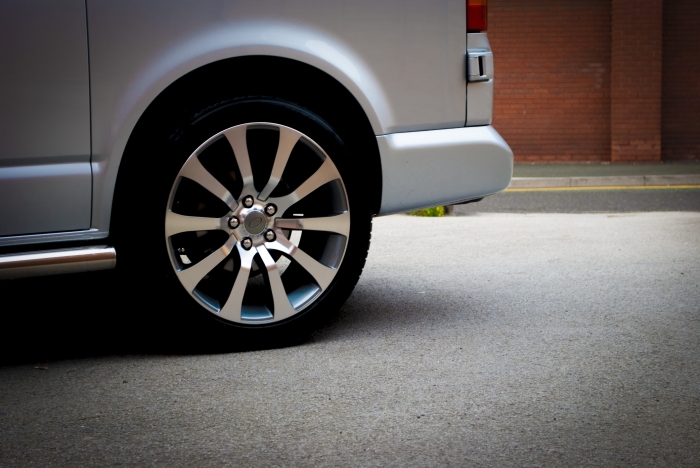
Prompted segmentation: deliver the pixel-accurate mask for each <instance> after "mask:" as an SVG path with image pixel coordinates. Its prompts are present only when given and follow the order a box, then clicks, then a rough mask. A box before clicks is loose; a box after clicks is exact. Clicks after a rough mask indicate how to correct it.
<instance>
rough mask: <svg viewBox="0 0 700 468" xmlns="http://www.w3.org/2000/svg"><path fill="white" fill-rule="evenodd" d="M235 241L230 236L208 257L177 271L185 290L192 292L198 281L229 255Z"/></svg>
mask: <svg viewBox="0 0 700 468" xmlns="http://www.w3.org/2000/svg"><path fill="white" fill-rule="evenodd" d="M235 243H236V238H235V237H234V236H231V237H229V239H228V241H226V243H225V244H224V245H222V246H221V248H219V249H218V250H215V251H214V252H212V253H211V254H209V256H208V257H206V258H204V259H203V260H201V261H200V262H199V263H197V264H196V265H193V266H191V267H189V268H188V269H186V270H180V271H178V272H177V276H178V278H179V279H180V282H181V283H182V285H183V286H184V287H185V289H187V292H189V293H192V291H194V289H195V288H196V287H197V285H198V284H199V282H200V281H202V279H203V278H204V277H205V276H206V275H208V274H209V272H211V271H212V270H213V269H214V268H216V266H217V265H218V264H219V263H221V262H223V261H224V260H225V259H226V257H228V256H229V254H230V253H231V249H233V246H234V244H235Z"/></svg>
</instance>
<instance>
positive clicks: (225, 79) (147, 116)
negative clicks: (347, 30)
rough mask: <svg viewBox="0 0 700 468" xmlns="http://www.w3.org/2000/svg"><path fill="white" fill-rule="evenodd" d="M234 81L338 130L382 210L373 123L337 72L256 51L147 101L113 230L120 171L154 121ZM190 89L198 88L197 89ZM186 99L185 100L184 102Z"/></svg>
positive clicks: (172, 117) (171, 117) (242, 89)
mask: <svg viewBox="0 0 700 468" xmlns="http://www.w3.org/2000/svg"><path fill="white" fill-rule="evenodd" d="M241 70H245V73H241V72H240V71H241ZM232 77H235V78H233V79H232ZM280 78H282V79H280ZM231 86H235V93H237V94H241V95H251V96H268V97H275V98H279V99H283V100H286V101H288V102H292V103H294V104H297V105H300V106H302V107H304V108H306V109H308V110H309V111H311V112H313V113H314V114H316V115H318V116H319V117H321V118H322V119H324V120H325V121H326V122H327V123H328V124H329V125H330V126H331V127H332V128H334V130H336V131H337V132H338V133H339V134H340V136H341V138H342V139H343V141H344V142H346V144H347V145H348V146H349V150H350V152H351V154H352V155H353V156H355V157H358V158H361V159H362V162H363V163H364V164H366V167H367V176H368V179H367V182H368V188H369V189H370V200H371V207H372V214H373V215H376V214H377V213H378V212H379V209H380V206H381V198H382V166H381V158H380V154H379V147H378V144H377V139H376V137H375V133H374V131H373V126H372V123H371V121H370V118H369V116H368V115H367V113H366V112H365V110H364V108H363V107H362V105H361V104H360V102H359V101H358V100H357V99H356V97H355V96H354V95H353V94H352V93H351V92H350V90H348V89H347V87H345V86H344V85H343V84H342V83H340V82H339V81H338V80H336V79H335V78H334V77H333V76H331V75H329V74H328V73H326V72H324V71H323V70H320V69H318V68H316V67H314V66H312V65H309V64H307V63H304V62H300V61H297V60H293V59H289V58H284V57H277V56H260V55H254V56H243V57H233V58H228V59H224V60H219V61H216V62H213V63H209V64H207V65H204V66H202V67H199V68H197V69H195V70H193V71H191V72H189V73H187V74H185V75H184V76H182V77H180V78H179V79H177V80H176V81H174V82H173V83H172V84H170V85H169V86H168V87H166V88H165V89H164V90H163V91H162V92H161V93H160V94H159V95H158V96H157V97H156V98H155V99H154V100H153V101H152V102H151V103H150V104H149V106H148V107H147V108H146V110H145V111H144V112H143V114H142V115H141V117H140V118H139V119H138V121H137V123H136V125H135V126H134V129H133V131H132V132H131V135H130V136H129V139H128V141H127V144H126V147H125V150H124V153H123V156H122V158H121V160H120V161H119V171H118V174H117V178H116V184H115V195H114V199H113V201H112V210H111V220H112V221H111V222H110V224H111V226H110V232H111V233H113V232H114V230H115V228H117V226H115V225H114V221H115V216H114V212H115V209H116V207H117V205H118V203H120V200H121V199H124V198H126V197H124V196H123V195H122V196H120V195H119V192H118V190H119V189H120V183H119V182H120V176H122V175H123V174H122V173H123V171H128V170H129V169H128V167H129V165H130V164H128V163H129V162H130V160H131V159H134V158H137V157H138V154H139V152H138V150H137V148H138V145H139V141H142V139H143V138H145V135H146V134H147V133H148V129H149V128H151V126H153V125H161V126H162V125H167V122H174V121H177V119H178V118H179V117H182V116H184V115H186V114H187V113H188V112H189V113H191V112H192V108H191V107H192V104H193V103H198V102H206V101H210V102H211V100H212V99H215V96H216V95H217V93H221V92H223V90H225V88H227V87H231ZM192 90H200V91H198V92H196V93H193V92H192ZM319 90H322V92H319ZM183 97H184V99H183ZM329 97H332V98H329ZM183 101H184V102H185V103H186V104H185V105H182V103H183ZM131 162H133V161H131ZM121 178H122V179H123V178H124V177H121Z"/></svg>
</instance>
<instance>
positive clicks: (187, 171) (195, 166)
mask: <svg viewBox="0 0 700 468" xmlns="http://www.w3.org/2000/svg"><path fill="white" fill-rule="evenodd" d="M180 175H181V176H182V177H186V178H188V179H190V180H192V181H194V182H197V183H198V184H199V185H201V186H202V187H203V188H205V189H206V190H208V191H209V192H211V193H212V194H214V196H216V197H217V198H218V199H220V200H221V201H223V202H224V203H226V205H228V207H229V208H230V209H231V211H234V210H235V209H236V207H237V206H238V203H236V200H235V199H234V198H233V195H231V192H229V191H228V190H227V189H226V187H224V186H223V185H221V182H219V181H218V180H216V178H215V177H214V176H213V175H211V173H210V172H209V171H207V170H206V169H205V168H204V166H202V163H201V162H199V158H198V157H197V155H196V154H195V155H192V156H191V157H190V159H188V160H187V162H186V163H185V167H183V168H182V171H181V172H180Z"/></svg>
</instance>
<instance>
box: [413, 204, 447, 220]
mask: <svg viewBox="0 0 700 468" xmlns="http://www.w3.org/2000/svg"><path fill="white" fill-rule="evenodd" d="M445 213H446V211H445V207H444V206H436V207H435V208H426V209H424V210H418V211H411V212H410V213H408V214H409V215H410V216H423V217H426V218H442V217H443V216H445Z"/></svg>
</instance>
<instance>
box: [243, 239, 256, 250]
mask: <svg viewBox="0 0 700 468" xmlns="http://www.w3.org/2000/svg"><path fill="white" fill-rule="evenodd" d="M241 246H242V247H243V248H244V249H245V250H250V249H251V248H253V241H252V240H251V239H250V237H246V238H245V239H243V240H242V241H241Z"/></svg>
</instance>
